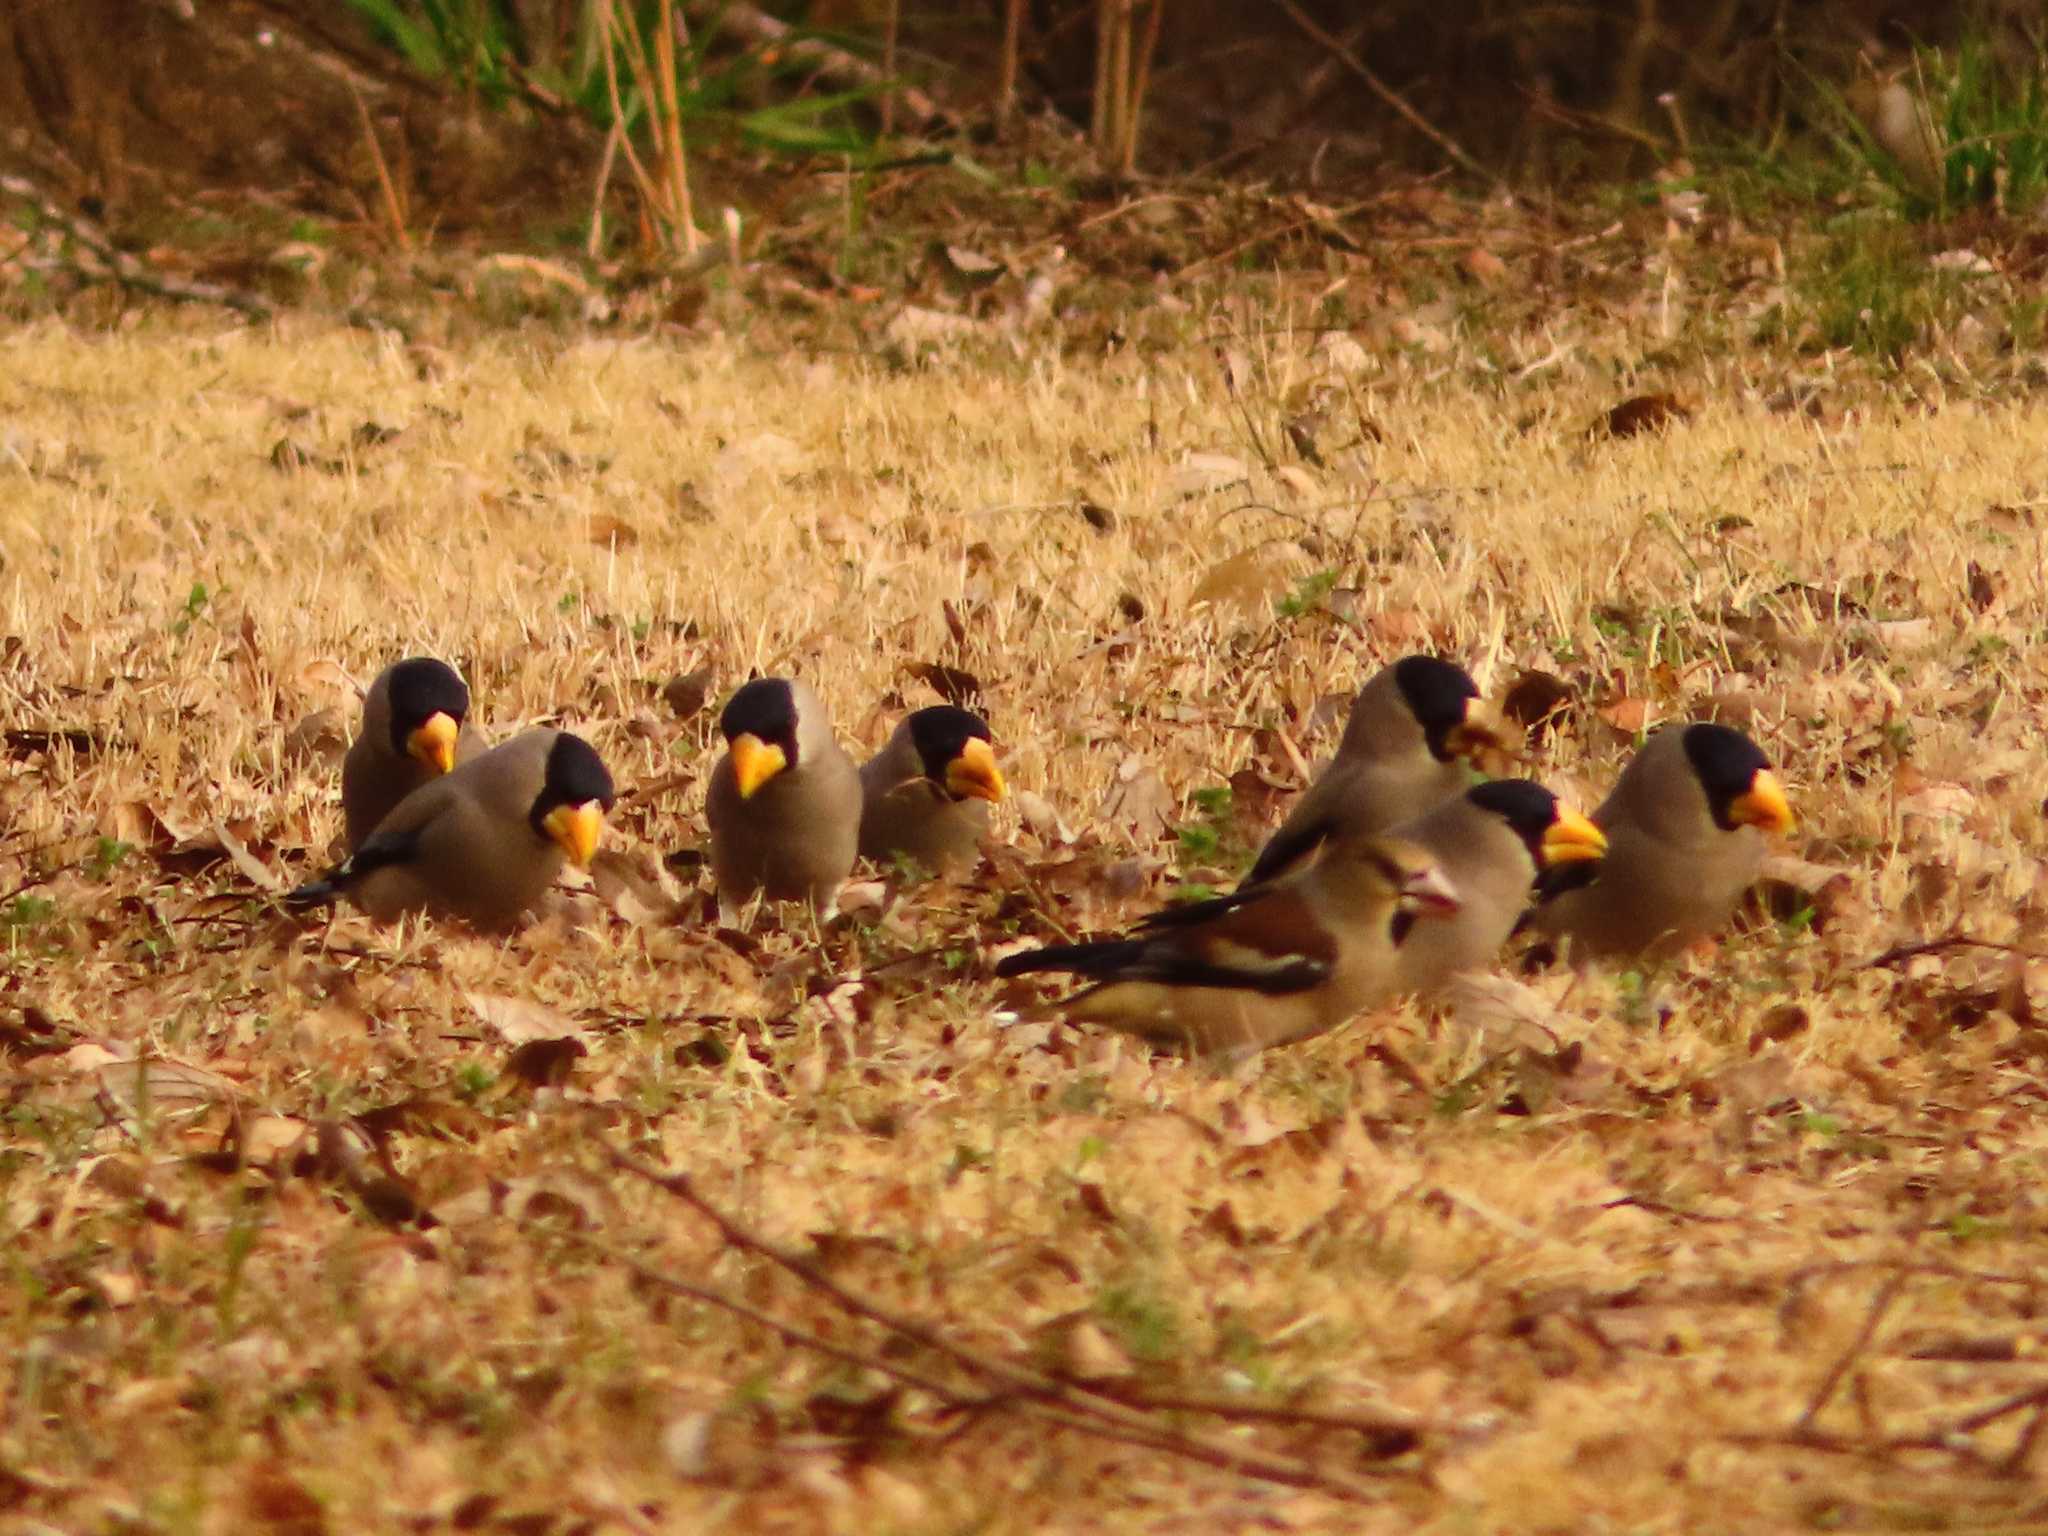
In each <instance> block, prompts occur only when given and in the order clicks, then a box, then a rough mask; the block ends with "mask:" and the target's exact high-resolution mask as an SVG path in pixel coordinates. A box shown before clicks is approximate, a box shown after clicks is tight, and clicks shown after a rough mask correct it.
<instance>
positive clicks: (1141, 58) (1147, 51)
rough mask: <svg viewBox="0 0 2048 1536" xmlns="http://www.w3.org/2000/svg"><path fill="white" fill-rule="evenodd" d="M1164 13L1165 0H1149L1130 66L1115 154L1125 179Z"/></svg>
mask: <svg viewBox="0 0 2048 1536" xmlns="http://www.w3.org/2000/svg"><path fill="white" fill-rule="evenodd" d="M1165 16H1166V0H1152V10H1151V14H1149V15H1148V16H1147V17H1146V18H1145V40H1144V41H1143V42H1142V43H1140V44H1139V45H1138V59H1137V63H1136V64H1134V65H1133V66H1132V68H1131V79H1130V90H1129V92H1128V94H1127V97H1126V100H1125V105H1124V114H1123V144H1122V145H1121V146H1120V148H1119V150H1118V153H1117V174H1118V175H1120V176H1123V177H1125V178H1127V179H1128V178H1129V177H1130V175H1131V174H1132V173H1133V172H1134V171H1136V170H1137V168H1138V121H1139V119H1140V117H1142V116H1143V114H1144V111H1145V93H1146V91H1148V90H1149V89H1151V85H1152V56H1153V55H1154V54H1155V53H1157V52H1158V51H1159V24H1160V22H1161V21H1162V20H1164V19H1165Z"/></svg>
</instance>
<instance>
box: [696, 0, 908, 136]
mask: <svg viewBox="0 0 2048 1536" xmlns="http://www.w3.org/2000/svg"><path fill="white" fill-rule="evenodd" d="M717 24H718V25H719V26H722V27H725V28H728V29H729V30H731V31H732V32H734V33H736V34H738V35H739V36H740V37H743V38H745V39H746V40H747V41H748V42H750V43H755V44H757V45H759V46H762V47H771V48H777V49H780V50H781V51H782V52H783V54H784V55H786V56H787V57H789V58H792V59H797V60H800V61H802V62H803V63H805V64H808V65H810V66H811V67H813V68H814V69H816V70H817V71H818V73H819V74H820V75H822V76H824V77H825V78H826V79H828V80H838V81H839V82H841V83H842V84H846V85H851V86H855V87H858V88H861V89H865V90H874V91H890V92H893V93H894V95H895V97H896V102H897V104H898V105H899V106H900V107H901V108H902V109H903V110H904V111H905V112H906V113H908V114H909V115H910V116H911V117H913V118H915V119H916V120H917V123H918V125H919V126H920V127H924V128H936V127H938V126H940V125H941V124H942V123H943V122H944V121H945V116H946V114H945V112H944V110H943V109H942V108H941V107H940V106H939V104H938V103H937V102H935V101H933V100H932V99H931V97H929V96H927V95H926V94H925V93H924V92H923V91H920V90H919V89H918V88H917V87H916V86H914V85H902V84H900V83H898V82H895V81H892V80H891V79H890V78H889V77H888V76H887V75H885V74H884V73H883V72H882V71H881V70H879V69H877V68H875V66H874V65H872V64H870V63H869V62H868V61H867V60H866V59H862V58H856V57H855V56H854V55H853V54H850V53H848V52H847V51H846V50H845V49H844V48H835V47H834V46H833V45H832V44H830V43H828V42H825V41H823V40H822V39H820V38H815V37H791V36H790V35H789V34H790V27H789V23H787V22H784V21H777V20H776V19H775V18H774V17H773V16H770V15H769V14H768V13H767V12H766V11H763V10H760V9H758V8H756V7H754V6H752V5H748V4H746V3H745V0H725V3H722V4H720V5H719V6H718V7H717Z"/></svg>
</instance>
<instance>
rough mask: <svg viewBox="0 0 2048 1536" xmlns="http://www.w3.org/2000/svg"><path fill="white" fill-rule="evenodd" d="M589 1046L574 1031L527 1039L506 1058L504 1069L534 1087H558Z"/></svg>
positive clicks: (584, 1054)
mask: <svg viewBox="0 0 2048 1536" xmlns="http://www.w3.org/2000/svg"><path fill="white" fill-rule="evenodd" d="M589 1054H590V1048H589V1047H588V1046H586V1045H585V1044H584V1043H583V1042H582V1041H581V1040H579V1039H577V1038H575V1037H574V1036H573V1035H564V1036H561V1037H559V1038H556V1039H550V1040H529V1041H527V1042H526V1043H525V1044H524V1045H522V1046H520V1047H519V1048H518V1049H517V1050H515V1051H513V1052H512V1054H511V1055H510V1056H508V1057H506V1058H505V1070H506V1071H508V1072H510V1073H511V1074H512V1075H513V1076H514V1077H516V1078H518V1079H519V1080H520V1081H521V1082H523V1083H525V1084H527V1085H528V1086H529V1087H533V1088H560V1087H561V1086H562V1085H563V1084H565V1083H567V1082H568V1081H569V1074H570V1073H571V1072H572V1071H574V1070H575V1067H576V1063H577V1062H579V1061H581V1060H582V1059H583V1058H584V1057H586V1056H588V1055H589Z"/></svg>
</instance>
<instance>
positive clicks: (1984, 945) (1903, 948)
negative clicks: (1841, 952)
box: [1857, 933, 2040, 971]
mask: <svg viewBox="0 0 2048 1536" xmlns="http://www.w3.org/2000/svg"><path fill="white" fill-rule="evenodd" d="M1951 949H1988V950H1990V951H1991V952H1992V953H1993V954H2000V955H2025V956H2026V957H2027V958H2028V959H2030V960H2032V959H2038V958H2040V957H2039V956H2038V955H2037V954H2036V953H2035V952H2034V951H2033V950H2031V949H2023V948H2022V947H2020V946H2019V945H2017V944H2001V943H1999V942H1998V941H1997V940H1995V939H1977V938H1972V937H1971V936H1970V935H1969V934H1967V933H1950V934H1944V935H1943V936H1942V937H1941V938H1938V939H1916V940H1913V941H1912V942H1910V943H1906V944H1894V945H1893V946H1892V947H1891V948H1890V949H1888V950H1886V951H1885V952H1884V953H1883V954H1881V955H1875V956H1872V957H1871V958H1870V959H1868V960H1866V961H1864V962H1863V964H1862V965H1860V966H1858V967H1857V969H1858V970H1864V971H1878V970H1886V969H1889V968H1890V967H1892V966H1895V965H1898V964H1900V963H1901V962H1903V961H1906V960H1912V959H1915V958H1917V957H1918V956H1921V955H1939V954H1942V953H1944V952H1946V951H1948V950H1951Z"/></svg>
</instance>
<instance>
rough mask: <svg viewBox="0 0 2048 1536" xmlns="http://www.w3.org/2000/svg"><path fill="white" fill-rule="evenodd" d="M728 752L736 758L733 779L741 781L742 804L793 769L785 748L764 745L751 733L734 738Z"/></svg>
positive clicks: (770, 744)
mask: <svg viewBox="0 0 2048 1536" xmlns="http://www.w3.org/2000/svg"><path fill="white" fill-rule="evenodd" d="M728 750H729V751H730V753H731V756H732V772H733V777H734V778H736V779H738V780H739V786H740V798H741V799H742V800H751V799H752V798H753V797H754V791H756V790H757V789H759V788H760V787H761V786H762V785H763V784H766V783H767V782H768V781H769V780H770V779H772V778H774V777H775V775H777V774H778V773H780V772H782V770H783V769H785V768H787V767H788V766H789V758H788V757H787V756H785V755H784V754H783V750H782V748H780V747H778V746H776V745H775V744H774V743H772V742H766V741H763V740H762V739H761V738H760V737H758V736H756V735H754V734H753V733H752V732H751V731H746V732H742V733H741V734H740V735H738V736H735V737H733V739H732V746H731V747H730V748H729V749H728Z"/></svg>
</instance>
